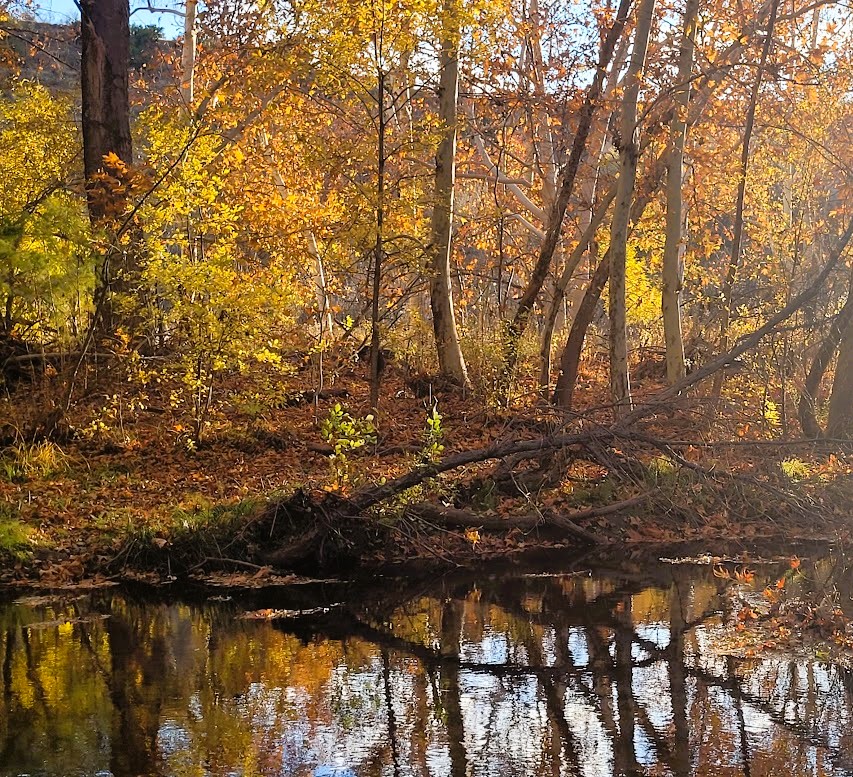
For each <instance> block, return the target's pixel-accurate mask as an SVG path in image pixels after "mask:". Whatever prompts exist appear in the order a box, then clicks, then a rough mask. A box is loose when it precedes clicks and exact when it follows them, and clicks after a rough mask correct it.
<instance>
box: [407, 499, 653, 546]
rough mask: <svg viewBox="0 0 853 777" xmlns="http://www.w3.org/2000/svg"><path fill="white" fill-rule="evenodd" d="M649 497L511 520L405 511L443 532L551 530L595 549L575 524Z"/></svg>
mask: <svg viewBox="0 0 853 777" xmlns="http://www.w3.org/2000/svg"><path fill="white" fill-rule="evenodd" d="M650 496H651V495H650V494H640V495H639V496H634V497H631V498H630V499H622V500H621V501H619V502H613V503H611V504H609V505H601V506H599V507H587V508H584V509H582V510H574V511H572V512H569V513H543V514H539V513H528V514H525V515H510V516H500V515H483V514H478V513H475V512H472V511H470V510H460V509H459V508H456V507H444V506H441V505H433V504H430V503H428V502H422V503H420V504H416V505H411V506H409V507H407V508H406V514H408V515H412V516H414V517H416V518H421V519H423V520H427V521H431V522H433V523H437V524H440V525H442V526H444V527H446V528H461V529H468V528H478V529H487V530H497V531H506V530H509V529H524V530H530V529H536V528H547V527H551V528H555V529H560V530H562V531H565V532H568V533H569V534H571V535H573V536H575V537H578V538H580V539H583V540H585V541H586V542H588V543H590V544H593V545H598V544H599V543H600V542H601V539H600V538H599V537H597V536H596V535H595V534H593V533H592V532H589V531H587V530H586V529H583V528H581V527H580V526H578V525H577V523H576V522H577V521H581V520H585V519H587V518H594V517H598V516H602V515H612V514H613V513H618V512H620V511H622V510H626V509H628V508H629V507H635V506H636V505H639V504H642V503H643V502H645V501H646V500H647V499H648V498H649V497H650Z"/></svg>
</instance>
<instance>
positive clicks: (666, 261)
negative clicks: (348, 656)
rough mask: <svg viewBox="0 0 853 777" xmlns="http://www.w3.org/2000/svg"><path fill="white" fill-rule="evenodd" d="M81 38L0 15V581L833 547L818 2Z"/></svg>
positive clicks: (406, 5) (825, 35) (830, 74)
mask: <svg viewBox="0 0 853 777" xmlns="http://www.w3.org/2000/svg"><path fill="white" fill-rule="evenodd" d="M155 11H156V12H159V13H167V14H169V15H170V16H174V17H175V18H176V19H177V20H178V24H179V26H180V27H181V28H182V29H183V34H182V35H180V36H178V37H177V38H176V39H174V40H172V39H164V38H163V37H162V30H160V29H159V28H157V27H156V26H153V25H150V24H147V23H146V21H145V19H146V16H147V15H150V14H151V13H152V12H155ZM80 14H81V21H80V23H79V24H70V25H53V24H46V23H41V22H38V21H36V20H35V19H34V18H32V16H31V14H29V12H28V10H27V8H26V7H19V6H16V5H12V4H6V5H4V6H2V8H0V59H2V80H3V91H2V101H1V102H0V160H2V169H3V171H4V173H5V175H4V177H3V180H0V307H2V310H0V314H2V316H0V318H1V320H0V364H2V373H3V397H2V399H0V403H2V404H0V424H2V428H0V434H1V435H2V437H3V440H2V442H3V444H4V445H6V446H8V447H7V448H6V449H5V453H4V456H3V459H2V462H3V463H2V471H0V478H2V482H0V493H2V494H3V497H4V499H3V504H2V505H0V545H2V547H3V553H4V555H5V557H6V558H7V559H8V561H9V563H8V564H7V565H6V567H7V568H6V571H5V572H4V573H3V576H4V577H6V578H10V579H15V578H18V579H27V580H33V579H40V580H42V581H43V582H46V583H48V584H50V583H55V582H64V581H67V580H79V579H80V578H92V576H96V577H97V578H98V579H102V578H104V577H115V576H127V575H135V576H146V575H149V576H150V575H152V574H153V575H155V576H160V575H163V574H167V575H169V576H174V575H181V574H188V573H193V574H197V573H210V572H211V571H212V570H221V569H225V570H242V571H243V572H245V571H246V570H247V569H248V570H249V571H250V572H251V573H252V574H253V575H254V574H257V575H261V576H264V575H268V574H271V570H272V569H273V568H286V569H308V570H316V569H317V568H318V567H321V566H330V565H333V566H337V567H339V566H341V565H344V564H350V563H352V562H353V561H354V560H357V561H358V562H360V563H365V562H370V563H385V562H387V561H389V560H400V559H403V558H411V557H421V558H432V559H434V560H438V561H441V562H443V563H458V562H459V560H460V559H471V558H482V557H486V556H493V555H505V554H511V553H515V552H518V551H519V550H525V549H527V548H529V547H531V546H536V547H542V546H543V545H544V546H549V547H565V546H567V545H578V544H592V543H624V542H640V541H649V540H651V541H658V542H659V541H675V540H683V539H686V538H699V539H703V540H707V539H708V538H712V537H732V536H740V537H751V536H755V535H765V534H767V533H782V534H784V535H785V536H791V535H792V533H797V532H799V533H802V534H805V535H808V536H816V535H821V536H838V535H839V534H841V535H844V534H845V533H846V531H847V526H848V520H849V505H850V483H849V475H850V466H849V463H848V459H847V454H846V451H847V450H848V440H849V438H850V436H851V433H853V298H851V296H850V290H851V282H853V273H851V266H850V261H849V257H848V255H847V247H848V243H849V241H850V239H851V236H853V213H851V211H850V205H849V202H850V197H849V191H850V190H849V187H850V183H851V178H850V176H851V167H850V163H851V158H850V152H849V148H850V145H851V144H850V132H851V129H853V127H851V119H850V111H849V103H850V95H851V78H852V77H853V63H851V51H853V50H851V45H850V43H851V38H850V36H851V22H850V17H849V13H848V9H847V8H846V7H845V6H844V5H843V4H842V3H838V2H829V1H828V0H827V1H826V2H823V1H822V0H817V1H816V2H804V3H798V2H796V1H795V0H790V1H789V0H785V2H783V0H766V1H765V2H746V3H744V2H736V3H728V2H716V1H715V2H711V1H710V0H685V2H683V3H682V2H678V3H668V2H663V1H662V0H639V2H637V3H632V2H630V0H623V1H622V2H621V3H620V4H619V5H618V7H617V6H616V5H615V4H612V3H604V4H600V3H597V2H596V3H585V2H581V3H571V4H569V3H560V2H554V3H540V2H538V0H524V1H523V2H504V0H501V1H500V2H488V3H486V2H473V1H470V2H469V1H468V0H440V1H437V2H432V0H409V1H407V2H400V1H399V0H370V2H354V3H340V4H329V3H322V2H316V0H306V1H305V2H303V1H302V0H297V1H295V2H294V1H292V0H291V1H288V2H280V1H278V0H275V1H274V0H269V1H262V2H241V1H240V0H235V1H234V2H231V1H228V2H218V0H211V2H207V3H201V4H200V3H197V2H196V1H195V0H187V2H186V3H185V4H183V5H176V6H174V7H170V8H167V9H165V10H164V9H158V8H154V7H152V6H151V5H149V6H142V7H136V6H134V8H133V9H131V8H130V7H129V6H128V4H127V2H121V0H86V2H81V3H80ZM137 19H139V20H140V21H139V22H138V23H137V22H136V20H137Z"/></svg>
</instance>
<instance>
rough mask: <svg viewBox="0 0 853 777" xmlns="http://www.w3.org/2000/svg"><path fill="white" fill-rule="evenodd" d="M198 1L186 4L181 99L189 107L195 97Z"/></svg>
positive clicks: (193, 0)
mask: <svg viewBox="0 0 853 777" xmlns="http://www.w3.org/2000/svg"><path fill="white" fill-rule="evenodd" d="M197 9H198V0H186V3H185V4H184V43H183V46H182V48H181V98H182V99H183V101H184V105H186V106H187V107H189V106H191V105H192V104H193V98H194V97H195V94H194V90H193V84H194V82H195V51H196V26H195V19H196V11H197Z"/></svg>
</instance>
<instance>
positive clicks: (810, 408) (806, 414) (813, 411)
mask: <svg viewBox="0 0 853 777" xmlns="http://www.w3.org/2000/svg"><path fill="white" fill-rule="evenodd" d="M851 325H853V275H851V277H850V292H849V293H848V295H847V301H846V302H845V303H844V307H843V308H841V311H840V312H839V313H838V316H836V318H835V321H833V322H832V326H831V327H830V329H829V333H828V334H827V336H826V337H825V338H824V339H823V341H822V342H821V344H820V347H819V348H818V350H817V353H816V354H815V357H814V359H813V360H812V363H811V367H809V372H808V375H806V380H805V383H804V384H803V391H802V393H801V394H800V404H799V407H798V408H797V410H798V414H799V418H800V427H801V428H802V430H803V434H804V435H805V436H806V437H812V438H814V439H818V438H820V437H823V430H822V429H821V428H820V424H819V423H818V420H817V407H816V405H817V392H818V389H819V388H820V382H821V381H822V380H823V376H824V374H825V373H826V370H827V367H829V363H830V362H831V361H832V357H833V356H835V352H836V351H837V350H838V344H839V343H840V342H841V339H842V337H845V335H847V332H848V330H849V328H850V326H851ZM838 376H839V373H838V369H836V371H835V378H836V380H837V379H838ZM834 387H835V383H834V382H833V391H834Z"/></svg>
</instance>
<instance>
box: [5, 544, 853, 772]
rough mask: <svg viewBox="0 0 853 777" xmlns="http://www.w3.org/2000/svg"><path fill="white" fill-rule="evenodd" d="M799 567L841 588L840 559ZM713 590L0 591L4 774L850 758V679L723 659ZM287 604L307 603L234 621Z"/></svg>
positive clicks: (637, 566) (528, 584)
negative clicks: (203, 594)
mask: <svg viewBox="0 0 853 777" xmlns="http://www.w3.org/2000/svg"><path fill="white" fill-rule="evenodd" d="M806 566H807V567H808V569H807V574H806V575H805V576H804V578H803V579H804V580H809V581H811V584H813V585H815V586H817V585H818V584H820V585H823V586H826V585H828V583H829V582H830V580H832V581H833V582H832V584H833V585H834V586H835V588H834V590H835V594H836V596H838V597H840V598H841V599H843V600H844V601H845V602H849V601H850V594H851V592H853V580H851V574H850V572H849V567H848V565H846V564H845V563H842V561H841V560H840V559H839V557H838V556H834V555H832V554H828V555H827V556H826V557H825V558H821V559H818V560H817V561H815V562H813V563H809V564H808V565H806V564H805V563H804V567H806ZM776 574H778V571H777V570H774V569H772V568H771V569H769V570H768V572H767V575H768V579H770V578H772V577H773V576H774V575H776ZM723 589H724V583H723V582H722V581H721V580H720V579H718V578H716V577H715V576H714V575H713V574H712V571H711V569H710V567H700V566H693V565H680V564H679V565H669V564H661V563H658V562H642V561H641V562H630V563H622V564H620V565H614V566H612V567H611V568H606V567H603V566H601V567H596V568H594V569H592V570H590V569H589V568H580V567H577V568H575V569H568V570H562V571H560V572H557V573H553V574H551V573H548V574H533V573H530V574H525V573H524V571H523V570H519V569H516V570H515V571H514V572H512V573H507V574H499V575H494V574H493V575H487V574H473V575H472V574H471V573H456V574H452V575H446V576H444V577H442V578H440V579H437V578H432V579H429V580H425V581H424V580H421V581H411V580H409V581H407V582H405V583H404V582H403V581H400V580H393V579H388V580H379V581H376V582H375V583H374V584H373V585H369V586H361V587H352V586H337V587H334V586H333V587H329V586H325V587H317V588H314V589H301V590H300V591H298V592H294V591H292V590H291V591H289V592H266V593H263V594H257V595H255V596H254V597H253V598H243V599H235V600H231V601H213V600H211V599H204V598H199V597H196V600H195V601H190V600H185V601H168V600H161V601H158V600H153V599H151V598H150V597H149V598H144V597H135V596H131V595H130V594H127V593H124V594H106V593H100V594H93V595H85V596H79V597H75V596H73V595H69V596H67V597H60V598H56V597H53V598H41V597H32V598H29V599H22V600H18V601H17V602H14V603H8V604H3V605H0V685H2V701H0V705H2V707H0V773H2V774H15V775H19V774H20V775H23V774H27V775H84V774H85V775H108V774H112V775H115V777H128V776H129V775H187V776H189V775H208V774H209V775H253V774H259V775H279V774H280V775H298V776H302V777H309V776H311V777H352V776H353V775H357V776H358V777H362V776H363V775H364V776H367V775H371V776H373V775H376V776H378V775H394V776H395V777H397V775H436V776H438V775H449V776H450V777H464V776H466V775H495V774H497V775H502V776H503V777H516V775H531V776H532V775H554V776H557V775H575V774H582V775H610V774H618V775H664V774H667V775H675V777H681V776H682V775H729V774H730V775H746V776H747V777H759V775H780V774H797V775H830V774H831V775H844V774H853V677H851V675H850V673H848V672H847V671H846V670H845V669H842V668H840V667H837V666H831V665H827V664H823V663H820V662H818V661H814V660H808V659H806V658H801V657H795V656H793V655H789V654H779V653H776V654H774V653H767V654H763V655H761V656H759V657H757V658H754V659H749V660H735V659H732V658H730V657H726V656H723V655H720V654H719V653H718V652H716V651H715V649H714V648H715V645H716V644H717V643H718V641H719V638H720V636H721V633H722V632H723V628H724V627H723V626H722V625H721V618H722V617H723V616H724V615H725V612H724V611H725V610H726V608H727V607H729V599H728V598H727V597H726V596H725V594H724V591H723ZM294 597H296V598H294ZM295 605H298V606H300V607H305V608H308V607H311V608H312V610H313V611H312V612H311V613H310V614H306V615H304V616H300V617H291V618H287V619H283V620H282V619H279V620H263V619H256V620H248V619H244V618H241V617H240V615H241V614H242V613H244V612H245V611H246V610H247V609H257V608H260V607H278V608H283V607H290V608H292V607H294V606H295ZM323 605H327V607H323ZM318 608H319V609H318Z"/></svg>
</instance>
